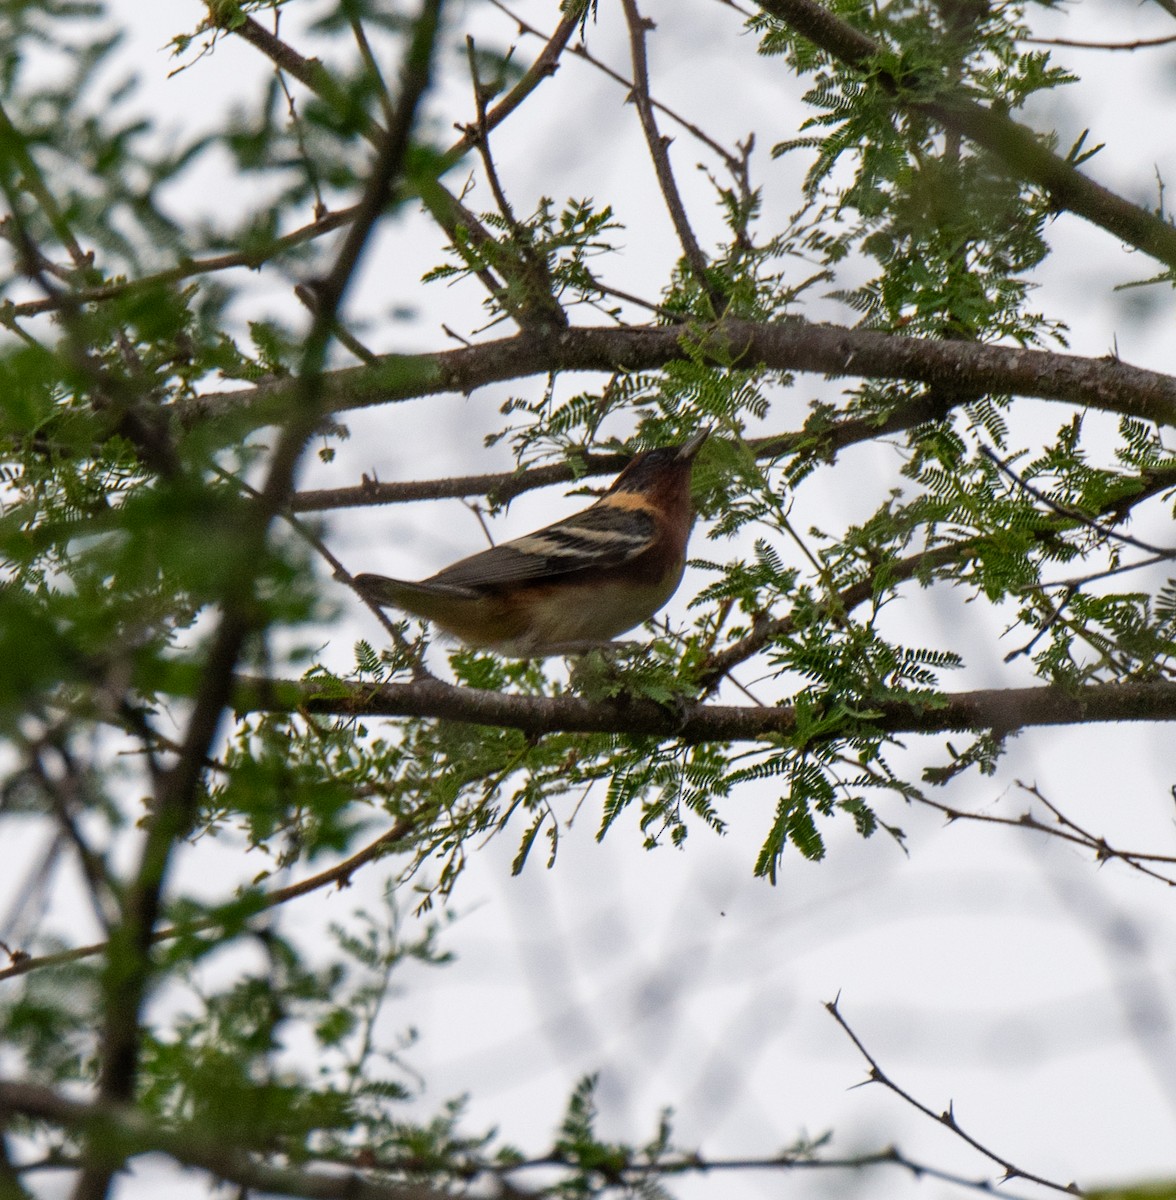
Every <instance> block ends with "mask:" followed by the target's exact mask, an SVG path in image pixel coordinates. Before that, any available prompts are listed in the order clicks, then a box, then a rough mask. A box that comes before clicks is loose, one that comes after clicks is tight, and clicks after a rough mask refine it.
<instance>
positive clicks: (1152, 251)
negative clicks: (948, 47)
mask: <svg viewBox="0 0 1176 1200" xmlns="http://www.w3.org/2000/svg"><path fill="white" fill-rule="evenodd" d="M757 3H758V4H759V6H760V8H762V9H763V10H764V12H767V13H770V14H771V15H772V16H774V17H776V18H777V19H779V20H781V21H783V22H784V23H785V24H786V25H788V26H789V27H790V28H792V29H794V30H796V32H797V33H799V34H801V35H802V36H804V37H806V38H807V39H808V40H809V41H811V42H813V43H814V44H815V45H817V46H819V47H820V48H821V49H822V50H824V51H826V52H827V53H829V54H831V55H832V56H833V57H834V58H836V59H839V60H840V61H841V62H843V63H845V64H846V65H847V66H850V67H854V68H856V69H857V70H859V71H862V72H863V73H868V72H870V71H871V70H872V69H873V68H874V64H875V61H876V60H877V59H878V57H879V56H880V54H881V48H880V47H879V46H878V45H877V43H875V42H874V41H873V39H871V38H869V37H867V36H866V35H865V34H864V33H861V32H860V31H859V30H857V29H855V28H854V27H853V26H852V25H850V24H848V23H847V22H845V21H843V20H841V19H840V18H839V17H836V16H834V15H833V14H832V13H831V12H829V10H828V9H826V8H823V7H822V6H821V5H820V4H818V3H816V0H757ZM941 84H942V81H941V80H937V81H935V85H941ZM935 85H933V88H932V89H931V90H932V92H934V86H935ZM890 87H891V90H892V95H893V97H894V100H895V103H896V104H898V105H900V106H902V107H905V108H909V109H911V110H912V111H915V112H919V113H922V114H923V115H925V116H929V117H931V118H932V119H933V120H935V121H937V122H938V123H939V124H940V125H942V126H943V127H944V128H945V129H948V130H950V131H952V132H953V133H958V134H962V135H963V136H964V137H966V138H968V139H969V140H970V141H972V142H975V143H976V145H978V146H981V147H983V148H984V149H985V150H987V151H989V152H990V153H991V154H994V155H995V156H996V157H997V158H998V159H1000V160H1001V162H1003V163H1004V164H1005V166H1006V167H1008V168H1010V169H1011V170H1012V171H1013V172H1014V173H1015V174H1017V175H1018V176H1020V177H1021V178H1023V179H1026V180H1028V181H1029V182H1031V183H1035V184H1037V185H1038V186H1039V187H1041V188H1042V189H1044V190H1045V192H1046V193H1048V195H1049V197H1050V199H1051V200H1052V201H1053V202H1054V203H1055V204H1056V205H1057V206H1058V207H1059V208H1064V209H1068V210H1069V211H1070V212H1072V213H1074V214H1076V215H1077V216H1080V217H1083V218H1084V219H1085V220H1087V221H1090V222H1091V224H1093V225H1097V226H1099V227H1100V228H1102V229H1105V230H1106V231H1107V232H1108V233H1112V234H1114V235H1115V237H1117V238H1121V239H1122V240H1123V241H1125V242H1126V243H1127V244H1128V245H1129V246H1134V247H1135V248H1136V249H1137V250H1142V251H1143V252H1144V253H1145V254H1148V255H1151V256H1152V257H1153V258H1155V259H1158V260H1159V261H1160V262H1162V263H1165V264H1167V265H1168V266H1169V267H1176V228H1173V227H1172V226H1171V225H1170V224H1169V223H1168V222H1167V221H1165V220H1164V219H1163V218H1162V217H1159V216H1156V214H1155V213H1152V212H1149V211H1148V210H1147V209H1145V208H1140V207H1139V205H1137V204H1132V203H1130V202H1129V201H1127V200H1124V199H1123V198H1122V196H1119V195H1117V194H1116V193H1114V192H1112V191H1110V190H1109V189H1108V188H1105V187H1103V186H1102V185H1101V184H1098V183H1095V182H1094V180H1092V179H1090V178H1089V177H1088V176H1086V175H1083V174H1082V172H1081V171H1079V170H1077V169H1076V168H1075V167H1073V166H1072V165H1071V164H1070V163H1068V162H1067V161H1066V160H1065V159H1064V158H1061V157H1060V156H1059V155H1057V154H1054V152H1053V151H1052V150H1049V149H1048V148H1047V147H1046V146H1045V145H1044V144H1043V143H1042V141H1041V140H1040V139H1039V138H1038V136H1037V135H1036V134H1035V133H1034V132H1033V131H1032V130H1030V129H1028V128H1026V126H1024V125H1020V124H1018V123H1017V122H1016V121H1013V120H1011V119H1010V118H1008V117H1006V116H1004V115H1003V114H1001V113H998V112H994V111H992V110H991V109H987V108H985V107H984V106H983V105H981V104H977V103H976V102H975V101H974V100H971V99H969V98H968V97H967V96H965V95H963V94H961V93H956V94H949V95H948V97H947V98H946V99H944V98H942V97H937V98H936V99H934V100H920V99H919V90H918V87H917V85H914V84H912V83H911V82H910V81H909V80H903V81H902V87H901V88H900V87H899V86H898V82H897V81H895V80H891V81H890Z"/></svg>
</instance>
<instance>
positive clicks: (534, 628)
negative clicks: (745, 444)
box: [355, 430, 709, 658]
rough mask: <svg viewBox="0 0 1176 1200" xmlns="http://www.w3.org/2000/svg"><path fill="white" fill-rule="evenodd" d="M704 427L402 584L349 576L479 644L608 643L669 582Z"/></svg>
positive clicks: (562, 648)
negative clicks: (509, 534) (520, 531)
mask: <svg viewBox="0 0 1176 1200" xmlns="http://www.w3.org/2000/svg"><path fill="white" fill-rule="evenodd" d="M708 433H709V430H704V431H703V432H702V433H697V434H695V435H694V437H692V438H690V439H689V440H688V441H686V442H683V443H682V444H681V445H680V446H666V447H664V448H662V449H658V450H646V451H645V452H644V453H643V454H638V455H637V457H636V458H634V459H633V461H632V462H631V463H629V465H628V466H627V467H626V468H625V469H624V470H623V471H622V472H621V473H620V474H619V475H618V476H617V477H616V479H615V480H614V481H613V484H612V486H611V487H610V488H609V489H608V491H607V492H606V493H605V494H604V495H603V496H602V497H601V498H600V499H599V500H598V501H597V502H596V503H595V504H593V505H592V506H591V507H590V508H586V509H584V511H583V512H580V513H577V514H576V515H575V516H573V517H567V518H566V519H564V520H562V521H557V522H556V523H555V524H554V525H548V526H546V527H545V528H543V529H539V530H536V531H535V532H534V533H529V534H527V536H526V537H521V538H516V539H515V540H514V541H512V542H504V543H503V544H502V545H501V546H495V547H493V548H492V549H490V550H483V551H482V553H481V554H473V555H471V556H470V557H469V558H463V559H461V560H460V561H459V562H455V563H454V564H453V565H452V566H449V567H446V568H445V570H443V571H438V572H437V574H436V575H433V576H431V577H430V578H428V579H422V580H421V581H420V582H418V583H410V582H408V581H407V580H403V579H390V578H388V577H387V576H385V575H357V576H356V577H355V585H356V587H357V588H359V589H360V590H361V591H362V592H363V593H364V594H365V595H366V596H367V597H368V598H369V599H370V600H372V601H373V602H374V603H376V604H378V605H380V606H381V607H383V606H385V605H390V606H392V607H394V608H399V609H402V610H403V611H404V612H407V613H412V614H413V615H414V616H417V617H424V618H425V619H426V620H428V621H432V623H433V624H434V625H436V626H437V627H438V628H439V629H441V630H443V631H444V632H445V633H448V634H452V635H453V636H454V637H456V638H458V639H460V640H461V641H463V642H465V644H466V645H467V646H472V647H474V648H475V649H479V650H494V651H497V652H498V653H499V654H505V655H508V656H510V657H512V658H543V657H545V656H547V655H551V654H561V653H572V652H574V651H576V650H583V649H585V648H587V647H588V646H590V645H593V644H596V645H599V644H600V643H602V642H607V641H609V640H610V639H612V638H614V637H616V636H617V634H620V633H624V632H625V631H626V630H628V629H632V628H633V627H634V626H635V625H640V624H641V622H642V621H645V620H647V619H648V618H649V617H652V616H653V614H654V613H655V612H657V610H658V609H659V608H661V607H662V605H663V604H665V603H666V601H667V600H669V598H670V597H671V596H672V595H673V594H674V592H675V591H676V590H677V587H678V584H679V583H680V582H681V580H682V572H683V570H684V569H685V566H686V542H687V540H688V539H689V537H690V527H691V525H693V523H694V509H693V506H692V504H691V502H690V469H691V467H692V465H693V463H694V456H695V455H696V454H697V453H698V448H699V447H700V446H701V445H702V443H703V442H704V441H705V440H706V438H707V434H708Z"/></svg>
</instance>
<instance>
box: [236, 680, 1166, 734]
mask: <svg viewBox="0 0 1176 1200" xmlns="http://www.w3.org/2000/svg"><path fill="white" fill-rule="evenodd" d="M337 688H338V685H337V684H335V683H332V684H331V689H332V690H331V692H330V693H329V694H324V693H323V691H322V690H321V687H320V686H319V685H316V684H315V683H314V682H296V681H293V680H269V679H258V678H251V677H239V678H238V680H237V688H236V691H235V693H234V697H233V705H234V708H235V709H236V711H238V712H249V711H255V712H294V711H305V712H308V713H320V714H322V713H326V714H331V715H335V716H343V717H424V718H437V719H442V720H447V721H459V722H463V723H466V724H471V725H488V726H497V727H499V728H509V729H521V730H523V731H524V732H526V733H529V734H545V733H630V734H637V735H647V736H651V737H664V738H678V739H680V740H681V741H684V742H711V741H719V742H740V741H756V740H759V739H761V738H788V737H792V736H794V735H795V734H796V733H797V731H798V726H797V720H796V713H795V710H794V709H793V708H792V707H791V706H790V705H779V706H776V707H771V706H760V707H755V708H751V707H746V708H743V707H737V706H733V705H719V704H687V705H684V706H682V707H680V708H673V709H669V708H666V707H663V706H662V705H660V704H656V703H654V702H653V701H651V700H641V699H627V698H624V697H621V698H619V699H616V700H585V699H582V698H581V697H578V696H552V697H546V696H512V695H506V694H504V693H502V692H489V691H483V690H481V689H478V688H466V687H455V686H453V685H451V684H447V683H442V682H440V681H438V680H429V681H425V682H420V683H403V684H401V683H387V684H384V685H382V686H380V687H371V686H369V685H366V684H365V685H362V686H358V685H357V686H355V687H353V688H351V689H350V690H349V691H348V692H346V693H345V694H343V695H339V694H338V691H337ZM859 708H862V709H864V708H865V702H863V703H862V704H861V705H859ZM1173 720H1176V683H1167V682H1164V683H1111V684H1092V685H1089V686H1086V687H1083V688H1078V689H1075V690H1074V691H1067V690H1065V689H1062V688H1057V687H1029V688H1007V689H1006V688H989V689H985V690H982V691H975V692H957V693H954V694H952V693H948V694H946V695H943V696H940V697H938V698H935V699H926V700H924V699H920V698H912V699H910V700H904V699H887V700H881V701H878V702H877V703H875V704H873V705H872V706H871V707H870V709H869V716H868V717H863V718H861V720H860V725H859V728H866V727H868V728H869V729H873V730H876V731H877V732H879V733H884V734H903V733H944V732H947V731H950V730H965V729H992V730H995V731H996V732H998V733H1001V734H1004V733H1011V732H1013V731H1015V730H1018V729H1029V728H1034V727H1037V726H1043V725H1081V724H1091V723H1095V722H1104V721H1173Z"/></svg>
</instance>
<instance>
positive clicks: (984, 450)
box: [980, 446, 1176, 559]
mask: <svg viewBox="0 0 1176 1200" xmlns="http://www.w3.org/2000/svg"><path fill="white" fill-rule="evenodd" d="M980 453H981V454H983V455H984V457H985V458H987V459H988V460H989V461H990V462H991V463H993V464H994V465H995V466H996V468H997V469H998V470H999V471H1000V472H1001V473H1002V474H1003V475H1007V476H1008V478H1009V479H1011V480H1012V481H1013V482H1014V483H1015V484H1016V485H1017V486H1018V487H1019V488H1020V489H1021V490H1022V491H1023V492H1025V493H1026V494H1027V495H1030V496H1032V497H1033V498H1034V499H1035V500H1038V501H1040V502H1041V503H1042V504H1044V505H1045V506H1046V507H1047V508H1048V509H1050V510H1051V511H1052V512H1055V513H1057V514H1058V516H1060V517H1065V518H1066V519H1067V520H1070V521H1077V522H1078V523H1079V524H1080V525H1085V526H1086V528H1087V529H1090V530H1092V531H1093V532H1095V533H1097V534H1098V535H1099V536H1100V537H1104V538H1108V539H1110V540H1111V541H1115V542H1121V543H1122V544H1123V545H1124V546H1134V547H1135V548H1136V549H1137V550H1144V551H1146V552H1147V553H1148V554H1152V555H1155V556H1156V557H1157V558H1160V559H1172V558H1176V550H1166V549H1164V548H1163V547H1162V546H1153V545H1152V544H1151V543H1150V542H1143V541H1140V540H1139V538H1135V537H1132V536H1131V535H1130V534H1128V533H1120V532H1119V531H1118V530H1117V529H1112V528H1110V527H1109V526H1107V525H1104V524H1102V523H1101V522H1099V521H1096V520H1095V519H1094V518H1093V517H1088V516H1087V515H1086V514H1085V513H1083V512H1079V510H1078V509H1076V508H1072V507H1070V506H1069V505H1066V504H1059V503H1058V502H1057V501H1056V500H1053V499H1051V498H1050V497H1049V496H1047V495H1046V494H1045V493H1044V492H1043V491H1041V490H1040V488H1036V487H1034V486H1033V484H1031V483H1030V482H1029V481H1028V480H1027V479H1025V478H1023V477H1022V476H1021V475H1018V474H1017V472H1016V471H1014V470H1013V469H1012V467H1010V466H1009V465H1008V463H1006V462H1005V461H1004V460H1003V459H1002V458H1000V457H999V456H998V455H997V454H995V453H994V452H993V451H992V450H990V449H989V448H988V447H987V446H981V447H980Z"/></svg>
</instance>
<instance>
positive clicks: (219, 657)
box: [73, 0, 443, 1200]
mask: <svg viewBox="0 0 1176 1200" xmlns="http://www.w3.org/2000/svg"><path fill="white" fill-rule="evenodd" d="M442 2H443V0H424V3H423V4H422V7H421V11H420V15H419V17H418V18H417V20H416V22H415V23H414V26H413V32H412V37H411V43H410V46H409V48H408V51H407V53H406V55H405V59H404V63H403V67H402V78H401V90H400V98H399V102H398V104H397V108H396V113H395V119H394V120H393V121H391V122H389V125H388V129H387V130H386V131H385V132H384V134H383V136H382V137H381V138H380V140H379V144H378V146H377V150H376V155H375V160H374V162H373V164H372V168H371V174H370V177H369V180H368V183H367V186H366V187H365V189H364V192H363V195H362V197H361V198H360V202H359V204H358V206H357V209H356V216H355V220H354V221H353V222H352V224H351V226H350V227H349V229H348V231H347V234H346V236H345V238H344V240H343V245H342V246H341V247H340V249H339V252H338V255H337V257H336V259H335V262H334V265H333V267H332V269H331V271H330V273H329V274H328V275H327V276H326V278H325V279H323V280H321V281H320V282H319V285H318V287H317V289H316V290H317V293H318V302H319V303H318V308H317V310H316V313H315V317H314V320H313V322H312V324H311V328H310V331H309V333H308V335H307V338H306V342H305V347H304V351H303V357H302V367H301V370H300V372H299V375H298V377H297V378H296V380H294V387H293V390H292V391H291V393H290V396H289V401H290V403H289V405H288V408H287V411H286V412H285V413H284V414H283V416H284V420H283V421H282V424H281V434H280V435H279V437H278V439H277V444H276V446H275V447H274V451H273V454H272V456H271V459H270V463H269V469H268V474H267V476H266V479H265V483H264V486H263V487H262V488H261V489H260V495H259V497H258V499H257V501H256V502H255V503H254V504H253V505H251V507H250V508H249V509H248V510H247V515H246V517H245V519H244V521H243V523H242V526H243V527H242V529H241V536H240V539H239V553H238V554H237V555H235V556H234V558H233V561H231V562H229V563H227V564H226V567H225V571H224V574H223V577H222V581H221V592H222V594H221V618H220V622H219V624H218V625H217V627H216V630H215V632H214V633H213V635H212V638H211V642H210V646H209V650H208V653H207V655H206V657H205V661H204V662H203V664H202V665H201V681H200V685H199V688H198V690H197V692H196V695H195V700H194V703H193V706H192V713H191V716H190V718H189V721H188V726H187V730H186V732H185V735H184V738H183V742H182V745H181V749H180V753H179V755H178V757H177V760H176V762H175V764H174V766H173V767H172V768H171V770H170V771H169V772H168V773H167V774H166V776H164V778H163V780H162V782H161V784H160V786H159V788H158V789H157V794H156V797H155V805H154V808H153V811H152V813H151V817H150V819H149V821H148V824H147V830H146V835H145V838H144V841H143V846H142V849H141V852H140V857H139V862H138V865H137V868H136V869H135V871H134V874H133V876H132V879H131V882H130V885H129V886H128V888H127V891H126V897H125V901H124V911H123V921H122V923H121V924H120V925H118V926H116V927H115V928H114V930H113V931H112V935H111V940H110V946H109V950H108V953H107V955H106V969H105V972H104V978H103V992H104V1004H103V1014H102V1030H101V1039H100V1050H99V1058H100V1065H99V1077H98V1095H99V1097H100V1099H101V1100H102V1101H105V1102H118V1103H125V1102H128V1101H130V1100H131V1098H132V1096H133V1094H134V1088H135V1077H136V1074H137V1071H138V1059H139V1041H140V1036H139V1020H140V1014H141V1011H142V1007H143V1003H144V1001H145V999H146V995H147V985H148V979H149V977H150V973H151V958H150V948H151V944H152V935H153V933H154V930H155V924H156V921H157V920H158V918H159V911H160V906H161V901H162V894H163V890H164V886H165V884H166V880H167V875H168V871H169V867H170V865H171V860H172V857H173V851H174V848H175V845H176V843H177V841H178V840H179V839H180V838H182V837H183V836H184V835H185V834H186V832H187V831H188V829H189V828H190V827H191V824H192V821H193V819H194V817H195V812H196V805H197V803H198V799H199V785H200V779H201V777H202V775H203V772H204V769H205V761H206V759H207V757H208V753H209V748H210V746H211V745H212V742H213V740H214V739H215V738H216V735H217V733H218V731H219V729H220V724H221V720H222V716H223V713H224V709H225V705H226V703H227V702H228V700H229V698H230V695H231V692H232V687H233V672H234V670H235V668H236V665H237V661H238V659H239V658H240V655H241V652H242V649H243V647H244V644H245V640H246V638H247V637H248V636H249V635H250V634H251V633H253V632H254V631H255V629H256V628H257V623H258V617H257V611H258V606H257V604H256V602H255V596H254V586H255V573H256V570H257V564H258V563H259V562H261V561H262V560H263V558H264V555H265V551H266V543H267V541H268V537H269V530H270V526H271V525H272V524H273V522H274V520H275V519H276V518H277V516H278V514H279V513H280V511H281V508H282V506H283V505H284V504H285V502H286V500H287V497H288V495H289V492H290V489H291V487H292V484H293V480H294V473H295V471H296V469H297V466H298V462H299V460H300V459H301V457H302V452H303V449H304V448H305V445H306V442H307V440H308V439H309V438H310V437H311V435H312V434H313V432H314V430H315V428H316V427H317V425H318V423H319V422H320V421H321V419H322V417H323V415H324V410H325V400H326V389H325V388H324V387H323V381H322V371H323V366H324V363H325V359H326V353H327V348H328V346H329V343H330V339H331V330H332V327H333V325H334V322H335V320H336V318H337V317H338V315H339V313H340V310H341V307H342V303H343V297H344V294H345V292H346V290H347V287H348V284H349V283H350V281H351V278H352V276H353V275H354V272H355V269H356V266H357V265H358V263H359V260H360V257H361V255H362V254H363V251H364V248H365V246H366V244H367V241H368V238H369V236H370V234H371V232H372V230H373V228H374V226H375V224H376V221H377V220H378V218H379V216H380V214H381V213H382V212H383V211H384V208H385V200H386V197H387V195H388V189H389V187H390V185H391V184H392V183H393V181H395V180H396V179H397V178H399V176H400V175H401V173H402V171H403V168H404V162H405V158H406V155H407V153H408V148H409V139H410V133H411V130H412V128H413V125H414V123H415V120H416V114H417V109H418V107H419V105H420V102H421V99H422V97H423V96H424V93H425V91H426V89H427V88H428V86H429V82H430V79H431V74H432V56H433V46H434V43H435V41H436V36H437V31H438V26H439V22H440V8H441V4H442ZM117 1167H118V1159H117V1157H115V1158H114V1159H113V1160H112V1158H111V1156H110V1155H109V1153H108V1152H105V1151H104V1149H103V1146H102V1145H101V1139H100V1138H99V1139H94V1140H92V1141H91V1142H90V1143H89V1144H88V1145H87V1149H86V1153H85V1156H84V1165H83V1169H82V1171H81V1174H80V1176H79V1178H78V1181H77V1185H76V1187H75V1189H74V1193H73V1195H74V1200H104V1198H105V1197H106V1195H107V1194H108V1192H109V1188H110V1183H111V1180H112V1177H113V1174H114V1171H115V1170H116V1169H117Z"/></svg>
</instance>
